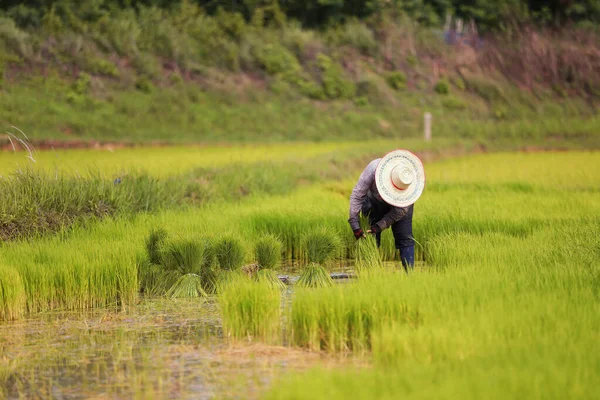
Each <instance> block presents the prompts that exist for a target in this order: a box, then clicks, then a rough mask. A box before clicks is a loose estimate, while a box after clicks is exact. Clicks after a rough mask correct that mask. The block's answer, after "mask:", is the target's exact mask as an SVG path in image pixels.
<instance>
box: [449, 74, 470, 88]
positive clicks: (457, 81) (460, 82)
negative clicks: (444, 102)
mask: <svg viewBox="0 0 600 400" xmlns="http://www.w3.org/2000/svg"><path fill="white" fill-rule="evenodd" d="M451 81H452V84H453V85H454V86H456V88H457V89H459V90H465V89H466V88H467V85H466V84H465V81H464V80H463V79H462V78H461V77H460V76H453V77H452V79H451Z"/></svg>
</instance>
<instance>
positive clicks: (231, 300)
mask: <svg viewBox="0 0 600 400" xmlns="http://www.w3.org/2000/svg"><path fill="white" fill-rule="evenodd" d="M218 301H219V309H220V312H221V318H222V321H223V330H224V332H225V335H226V336H227V337H229V338H232V339H238V340H239V339H247V340H263V341H267V342H279V340H280V339H281V336H280V321H281V308H280V307H281V292H280V290H279V289H278V288H276V287H273V286H272V285H270V284H269V283H268V282H262V281H258V282H257V281H254V280H251V279H249V278H247V277H245V276H243V275H238V276H236V277H234V278H231V279H229V280H227V282H224V283H222V284H221V286H220V288H219V296H218Z"/></svg>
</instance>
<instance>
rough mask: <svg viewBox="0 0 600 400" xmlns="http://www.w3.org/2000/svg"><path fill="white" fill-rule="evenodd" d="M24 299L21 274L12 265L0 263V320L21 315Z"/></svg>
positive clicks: (24, 303) (23, 309) (24, 305)
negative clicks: (7, 265)
mask: <svg viewBox="0 0 600 400" xmlns="http://www.w3.org/2000/svg"><path fill="white" fill-rule="evenodd" d="M26 301H27V296H26V293H25V287H24V286H23V280H22V278H21V275H19V273H18V272H17V271H16V270H15V269H14V268H12V267H6V266H3V265H0V320H13V319H17V318H20V317H22V316H23V314H25V307H26Z"/></svg>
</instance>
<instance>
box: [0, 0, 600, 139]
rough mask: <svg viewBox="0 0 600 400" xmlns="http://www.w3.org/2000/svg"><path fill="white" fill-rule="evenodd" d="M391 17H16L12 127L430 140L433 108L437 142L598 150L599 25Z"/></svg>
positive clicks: (70, 135) (10, 44) (105, 135)
mask: <svg viewBox="0 0 600 400" xmlns="http://www.w3.org/2000/svg"><path fill="white" fill-rule="evenodd" d="M388 6H389V7H391V8H389V9H388V10H387V11H386V12H382V13H381V14H380V15H377V16H373V17H371V18H368V19H364V20H348V21H344V22H343V23H341V22H340V23H339V24H332V25H327V26H324V27H323V29H321V30H316V29H310V28H307V27H303V26H301V25H300V24H298V23H297V22H296V21H292V20H286V18H285V16H284V15H283V14H277V11H274V10H278V9H279V5H278V4H277V2H275V4H273V5H272V7H274V9H270V11H266V10H265V9H264V8H263V7H258V8H257V9H256V10H254V11H253V12H252V13H250V14H254V13H256V15H245V16H242V15H241V14H240V13H235V12H234V13H232V12H227V11H225V10H220V11H219V12H215V13H211V14H209V13H207V12H206V11H205V10H203V9H202V8H201V7H198V6H196V5H195V4H193V3H191V2H182V3H180V4H179V3H178V4H175V5H173V7H171V8H169V9H161V8H157V7H146V6H142V5H140V6H139V7H137V8H135V9H133V8H128V9H119V8H106V7H103V6H101V5H100V4H96V5H95V6H90V7H92V8H98V9H97V11H96V12H90V11H89V10H88V9H87V8H86V7H84V6H76V5H70V6H68V7H67V6H65V5H64V4H63V5H56V6H55V7H50V8H48V9H40V10H30V11H26V10H28V9H27V8H26V7H22V8H19V7H16V8H14V9H12V11H10V12H7V14H6V15H3V16H0V125H3V126H6V127H9V126H11V125H13V126H17V127H19V128H21V129H22V130H23V131H25V132H26V133H27V134H28V135H29V136H30V137H31V138H32V139H33V140H35V141H40V140H43V139H60V140H68V141H73V142H81V141H90V140H99V141H120V142H122V141H126V142H135V143H140V142H149V141H162V142H175V143H181V142H213V143H215V142H227V141H229V142H231V141H235V142H267V141H268V142H280V141H289V140H294V141H298V140H300V141H322V140H338V141H343V140H365V139H372V138H374V137H375V138H397V139H405V138H411V137H418V136H420V135H421V131H422V121H423V114H424V113H425V112H431V113H433V116H434V136H435V137H444V138H448V137H449V138H453V139H456V138H478V139H486V140H497V139H504V140H512V141H516V142H519V141H525V140H531V139H536V140H540V139H544V138H556V137H577V138H590V137H596V138H597V133H598V131H599V123H598V118H597V105H598V94H599V93H600V91H599V88H600V76H599V75H598V68H597V66H598V65H599V64H598V63H599V57H598V43H600V41H599V40H598V33H597V32H596V31H594V30H593V29H585V28H578V27H569V28H566V27H565V28H564V29H560V30H549V29H544V28H543V27H526V26H519V27H515V28H514V29H511V30H509V32H507V33H506V34H502V33H499V32H496V33H494V34H489V35H488V36H485V37H484V36H480V35H479V34H478V33H477V32H476V31H472V30H470V31H469V32H468V33H467V32H465V35H464V37H463V39H462V40H459V41H454V42H453V41H451V40H449V39H448V37H446V36H445V34H444V31H443V30H442V28H441V26H439V25H436V24H433V25H423V24H420V23H419V22H417V21H416V20H411V19H409V18H407V17H406V14H405V13H403V12H401V11H400V10H393V8H394V6H391V5H387V6H386V8H388ZM269 7H271V6H269ZM267 8H268V7H267ZM213 11H214V10H213ZM265 12H266V13H267V14H264V13H265ZM273 12H274V13H275V14H273ZM34 15H37V17H36V18H33V16H34ZM267 15H269V16H267ZM274 15H280V16H281V17H282V18H281V19H279V18H275V17H274ZM272 18H275V20H273V19H272ZM447 29H448V28H447V27H446V30H447ZM469 29H471V28H469ZM446 33H448V32H447V31H446Z"/></svg>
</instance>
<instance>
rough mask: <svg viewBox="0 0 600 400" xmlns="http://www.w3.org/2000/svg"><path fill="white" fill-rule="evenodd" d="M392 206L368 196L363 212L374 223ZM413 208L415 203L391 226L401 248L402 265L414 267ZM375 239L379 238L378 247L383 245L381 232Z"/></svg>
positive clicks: (397, 247)
mask: <svg viewBox="0 0 600 400" xmlns="http://www.w3.org/2000/svg"><path fill="white" fill-rule="evenodd" d="M390 207H391V206H390V205H389V204H387V203H381V202H379V201H377V200H375V199H372V198H367V199H365V201H364V203H363V207H362V213H363V215H368V216H369V223H370V224H371V225H374V224H375V223H376V222H378V221H379V220H381V218H383V216H384V215H385V214H387V213H388V211H389V210H390ZM413 210H414V204H413V205H410V206H409V207H408V213H406V215H405V216H404V217H402V219H400V220H399V221H397V222H395V223H393V224H392V226H391V229H392V233H393V234H394V242H395V244H396V249H397V250H400V258H401V260H402V265H404V266H405V267H407V266H410V267H412V266H413V265H414V260H415V240H414V238H413V231H412V217H413ZM375 239H376V240H377V247H379V246H380V245H381V233H377V234H375Z"/></svg>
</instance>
